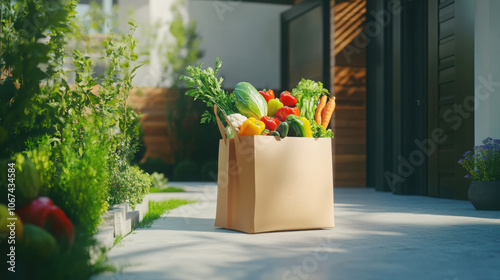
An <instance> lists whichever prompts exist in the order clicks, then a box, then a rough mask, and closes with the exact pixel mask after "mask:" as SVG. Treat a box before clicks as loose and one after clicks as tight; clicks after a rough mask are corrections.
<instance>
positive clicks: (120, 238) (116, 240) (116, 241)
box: [113, 234, 123, 246]
mask: <svg viewBox="0 0 500 280" xmlns="http://www.w3.org/2000/svg"><path fill="white" fill-rule="evenodd" d="M122 240H123V235H121V234H120V235H118V236H117V237H115V240H114V241H113V246H115V245H116V244H118V243H120V242H122Z"/></svg>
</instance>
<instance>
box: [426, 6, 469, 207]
mask: <svg viewBox="0 0 500 280" xmlns="http://www.w3.org/2000/svg"><path fill="white" fill-rule="evenodd" d="M428 8H429V18H428V20H429V104H430V106H429V115H428V116H429V134H436V135H437V134H440V135H442V136H441V137H440V138H439V139H436V140H437V141H436V140H434V142H437V143H436V151H435V152H434V153H432V155H431V156H430V158H429V184H428V190H429V195H431V196H438V197H447V198H457V199H466V198H467V187H468V182H467V181H466V180H465V179H464V178H463V177H464V175H465V171H464V170H463V169H462V167H461V166H459V165H458V164H457V160H458V159H459V158H460V157H461V156H462V154H463V153H464V152H465V151H467V150H470V149H471V148H472V146H473V145H474V1H469V0H429V7H428Z"/></svg>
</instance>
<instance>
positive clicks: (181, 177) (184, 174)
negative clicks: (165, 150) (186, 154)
mask: <svg viewBox="0 0 500 280" xmlns="http://www.w3.org/2000/svg"><path fill="white" fill-rule="evenodd" d="M174 179H175V180H176V181H197V180H199V179H200V167H199V165H198V163H197V162H195V161H192V160H184V161H181V162H179V164H177V166H175V169H174Z"/></svg>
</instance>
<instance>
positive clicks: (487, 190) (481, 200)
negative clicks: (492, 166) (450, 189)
mask: <svg viewBox="0 0 500 280" xmlns="http://www.w3.org/2000/svg"><path fill="white" fill-rule="evenodd" d="M468 195H469V200H470V202H471V203H472V205H474V207H475V208H476V209H477V210H500V181H472V182H471V183H470V186H469V193H468Z"/></svg>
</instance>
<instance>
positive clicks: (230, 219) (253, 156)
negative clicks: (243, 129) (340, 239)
mask: <svg viewBox="0 0 500 280" xmlns="http://www.w3.org/2000/svg"><path fill="white" fill-rule="evenodd" d="M215 110H216V108H215ZM216 115H217V113H216ZM217 119H218V118H217ZM228 123H229V122H228ZM218 125H219V129H220V132H221V135H222V137H223V139H221V140H220V142H219V170H218V172H219V173H218V183H217V185H218V193H217V213H216V219H215V226H217V227H224V228H229V229H235V230H239V231H243V232H247V233H258V232H268V231H279V230H297V229H315V228H329V227H334V225H335V224H334V212H333V176H332V150H331V141H332V140H331V139H330V138H317V139H316V138H302V137H286V138H283V139H281V138H279V137H273V136H261V135H256V136H238V134H237V133H235V135H236V136H235V138H234V139H227V135H226V130H225V129H224V126H223V125H222V123H221V122H220V120H219V119H218ZM233 129H234V128H233Z"/></svg>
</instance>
